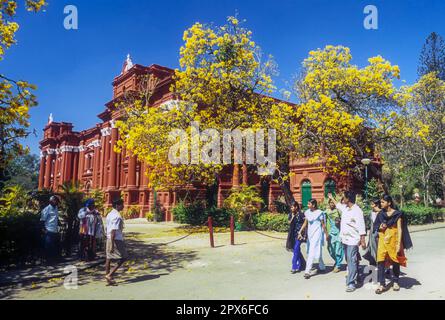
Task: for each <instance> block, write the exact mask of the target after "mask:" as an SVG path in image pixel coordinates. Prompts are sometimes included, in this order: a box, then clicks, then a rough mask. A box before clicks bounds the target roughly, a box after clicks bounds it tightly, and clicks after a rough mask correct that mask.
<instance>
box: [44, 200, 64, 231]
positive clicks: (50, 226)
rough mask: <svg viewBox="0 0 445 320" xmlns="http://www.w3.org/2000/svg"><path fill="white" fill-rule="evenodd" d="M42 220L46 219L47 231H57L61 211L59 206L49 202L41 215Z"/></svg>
mask: <svg viewBox="0 0 445 320" xmlns="http://www.w3.org/2000/svg"><path fill="white" fill-rule="evenodd" d="M40 221H45V229H46V231H48V232H54V233H57V231H58V221H59V211H58V210H57V206H56V207H53V206H52V205H50V204H49V205H48V206H47V207H46V208H45V209H43V210H42V214H41V216H40Z"/></svg>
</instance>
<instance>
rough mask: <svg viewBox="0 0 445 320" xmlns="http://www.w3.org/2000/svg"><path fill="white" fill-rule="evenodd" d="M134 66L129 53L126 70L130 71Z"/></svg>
mask: <svg viewBox="0 0 445 320" xmlns="http://www.w3.org/2000/svg"><path fill="white" fill-rule="evenodd" d="M131 67H133V61H131V57H130V54H127V60H126V61H125V69H124V71H128V70H130V69H131Z"/></svg>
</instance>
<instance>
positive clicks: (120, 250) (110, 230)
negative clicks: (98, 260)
mask: <svg viewBox="0 0 445 320" xmlns="http://www.w3.org/2000/svg"><path fill="white" fill-rule="evenodd" d="M123 208H124V202H123V201H122V199H116V200H114V201H113V210H111V211H110V213H108V215H107V221H106V223H107V246H106V252H107V259H106V262H105V273H106V274H105V280H106V281H107V285H116V282H115V281H114V279H113V275H114V273H115V272H116V270H117V269H119V267H120V266H121V265H122V264H123V263H124V262H125V260H126V259H127V257H128V254H127V249H126V248H125V242H124V236H123V233H122V230H123V229H124V220H123V219H122V217H121V215H120V213H119V212H120V211H122V210H123ZM111 261H117V265H116V266H115V267H114V268H113V269H112V270H111V272H110V268H111Z"/></svg>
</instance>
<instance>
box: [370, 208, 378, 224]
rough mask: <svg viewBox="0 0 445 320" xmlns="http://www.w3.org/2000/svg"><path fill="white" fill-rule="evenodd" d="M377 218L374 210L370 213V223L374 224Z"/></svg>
mask: <svg viewBox="0 0 445 320" xmlns="http://www.w3.org/2000/svg"><path fill="white" fill-rule="evenodd" d="M376 218H377V212H375V211H374V210H372V211H371V221H372V223H374V222H375V219H376Z"/></svg>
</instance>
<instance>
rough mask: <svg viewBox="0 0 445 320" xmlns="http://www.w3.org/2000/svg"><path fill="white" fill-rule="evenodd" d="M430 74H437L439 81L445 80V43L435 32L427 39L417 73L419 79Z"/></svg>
mask: <svg viewBox="0 0 445 320" xmlns="http://www.w3.org/2000/svg"><path fill="white" fill-rule="evenodd" d="M430 72H436V74H437V77H438V78H439V79H441V80H445V42H444V40H443V38H442V37H441V36H440V35H439V34H437V33H435V32H432V33H431V34H430V35H429V36H428V38H426V42H425V44H424V45H423V48H422V52H421V53H420V59H419V67H418V71H417V73H418V75H419V78H420V77H422V76H424V75H426V74H428V73H430Z"/></svg>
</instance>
